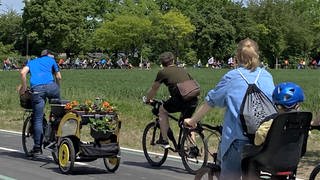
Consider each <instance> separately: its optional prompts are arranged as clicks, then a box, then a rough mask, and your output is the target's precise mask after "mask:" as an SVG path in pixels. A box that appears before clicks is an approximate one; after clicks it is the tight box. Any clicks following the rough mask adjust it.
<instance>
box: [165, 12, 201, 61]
mask: <svg viewBox="0 0 320 180" xmlns="http://www.w3.org/2000/svg"><path fill="white" fill-rule="evenodd" d="M160 27H161V29H162V31H161V33H163V34H166V35H167V36H166V37H165V38H164V39H162V40H164V41H165V42H166V43H167V44H168V45H169V46H170V47H173V49H174V51H175V54H176V56H177V57H179V56H180V52H181V50H182V49H184V48H185V47H184V46H183V45H184V42H185V41H186V40H187V38H188V36H189V35H190V34H191V33H193V32H194V30H195V27H194V25H192V24H191V22H190V19H189V18H188V17H186V16H185V15H183V14H182V13H180V12H179V11H176V10H174V11H169V12H168V13H166V14H164V15H163V16H162V18H161V21H160Z"/></svg>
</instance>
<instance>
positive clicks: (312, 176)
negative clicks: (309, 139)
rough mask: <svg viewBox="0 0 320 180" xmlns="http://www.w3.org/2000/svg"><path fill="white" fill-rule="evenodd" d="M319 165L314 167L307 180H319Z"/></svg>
mask: <svg viewBox="0 0 320 180" xmlns="http://www.w3.org/2000/svg"><path fill="white" fill-rule="evenodd" d="M319 171H320V164H318V165H317V166H316V167H314V169H313V170H312V172H311V174H310V177H309V180H316V179H320V174H319Z"/></svg>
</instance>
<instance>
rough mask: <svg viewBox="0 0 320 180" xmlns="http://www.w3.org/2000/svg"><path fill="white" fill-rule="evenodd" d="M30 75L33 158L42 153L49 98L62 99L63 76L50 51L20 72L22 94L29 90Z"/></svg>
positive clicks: (43, 53) (44, 51)
mask: <svg viewBox="0 0 320 180" xmlns="http://www.w3.org/2000/svg"><path fill="white" fill-rule="evenodd" d="M28 73H30V87H31V92H32V110H33V113H34V117H33V123H34V124H33V127H34V129H33V130H34V146H33V149H32V150H31V151H30V152H29V153H30V155H31V156H35V155H39V154H41V153H42V150H41V140H42V138H43V115H44V107H45V102H46V99H47V98H50V99H51V98H60V90H59V82H60V80H61V74H60V70H59V67H58V65H57V63H56V61H55V59H54V56H53V54H52V53H51V52H50V51H49V50H43V51H42V52H41V56H40V57H39V58H36V59H33V60H30V61H29V62H28V63H27V65H26V66H24V67H23V69H22V70H21V72H20V75H21V81H22V87H21V89H20V94H22V93H24V92H25V91H26V90H27V74H28Z"/></svg>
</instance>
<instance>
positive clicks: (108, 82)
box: [0, 68, 320, 156]
mask: <svg viewBox="0 0 320 180" xmlns="http://www.w3.org/2000/svg"><path fill="white" fill-rule="evenodd" d="M187 70H188V72H189V73H190V74H191V75H192V76H193V77H194V78H195V79H196V80H198V82H199V83H200V85H201V88H202V92H201V93H202V94H201V101H200V102H202V101H203V98H204V96H205V95H206V93H207V91H208V90H210V89H211V88H213V87H214V86H215V85H216V83H217V82H218V81H219V80H220V78H221V77H222V75H223V74H224V73H226V72H227V71H228V70H227V69H219V70H212V69H192V68H189V69H187ZM157 71H158V69H152V70H149V71H147V70H139V69H133V70H120V69H112V70H63V71H62V76H63V80H62V86H61V94H62V97H63V99H68V100H79V101H84V100H86V99H91V100H93V99H94V98H95V97H100V98H103V99H104V100H107V101H109V102H110V103H111V104H112V105H114V106H116V107H117V109H118V113H119V118H120V119H121V120H122V122H123V123H122V124H123V126H122V129H121V137H120V143H121V145H122V146H125V147H131V148H137V149H141V136H142V132H143V129H144V127H145V125H146V124H147V123H148V122H150V121H151V120H152V118H153V117H152V114H151V112H150V110H151V109H150V107H149V106H147V105H144V104H143V103H142V97H143V96H144V95H145V94H146V92H147V91H148V89H149V87H150V85H151V83H152V82H153V80H154V78H155V76H156V73H157ZM270 72H271V74H272V75H273V77H274V82H275V83H276V84H277V83H279V82H283V81H292V82H295V83H297V84H299V85H300V86H301V87H302V88H303V89H304V91H305V95H306V100H305V102H304V103H303V104H302V109H303V110H306V111H311V112H313V113H314V114H315V113H316V112H317V111H320V108H319V107H320V70H311V69H310V70H270ZM19 84H20V77H19V72H18V71H0V88H1V93H0V129H11V130H18V131H20V130H21V128H22V119H21V118H22V114H23V109H22V108H20V106H19V97H18V94H17V92H16V87H17V86H18V85H19ZM167 96H168V93H167V90H166V88H165V87H164V86H162V87H161V89H160V91H159V92H158V95H157V98H159V99H162V98H166V97H167ZM222 117H223V109H214V110H213V111H211V112H210V113H209V114H208V115H207V116H206V117H205V118H204V119H203V121H205V122H207V123H212V124H219V123H221V120H222ZM127 137H130V138H127ZM318 150H319V151H320V147H319V148H318ZM319 151H318V152H319ZM318 156H319V154H318Z"/></svg>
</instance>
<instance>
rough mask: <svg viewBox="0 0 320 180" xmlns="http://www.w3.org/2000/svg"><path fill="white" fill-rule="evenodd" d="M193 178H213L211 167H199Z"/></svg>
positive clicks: (205, 179)
mask: <svg viewBox="0 0 320 180" xmlns="http://www.w3.org/2000/svg"><path fill="white" fill-rule="evenodd" d="M194 180H213V173H212V170H211V168H209V167H203V168H201V169H199V171H198V172H197V174H196V175H195V176H194Z"/></svg>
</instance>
